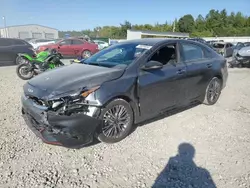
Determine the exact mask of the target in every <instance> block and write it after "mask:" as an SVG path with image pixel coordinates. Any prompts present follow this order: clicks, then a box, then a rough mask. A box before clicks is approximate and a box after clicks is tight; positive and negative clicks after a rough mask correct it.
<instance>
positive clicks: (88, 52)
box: [82, 50, 91, 59]
mask: <svg viewBox="0 0 250 188" xmlns="http://www.w3.org/2000/svg"><path fill="white" fill-rule="evenodd" d="M90 56H91V52H90V51H89V50H84V51H83V52H82V59H84V58H89V57H90Z"/></svg>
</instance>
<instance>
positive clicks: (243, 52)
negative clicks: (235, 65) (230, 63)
mask: <svg viewBox="0 0 250 188" xmlns="http://www.w3.org/2000/svg"><path fill="white" fill-rule="evenodd" d="M238 54H239V55H240V56H243V57H244V56H246V57H250V46H246V47H243V48H241V49H240V50H239V51H238Z"/></svg>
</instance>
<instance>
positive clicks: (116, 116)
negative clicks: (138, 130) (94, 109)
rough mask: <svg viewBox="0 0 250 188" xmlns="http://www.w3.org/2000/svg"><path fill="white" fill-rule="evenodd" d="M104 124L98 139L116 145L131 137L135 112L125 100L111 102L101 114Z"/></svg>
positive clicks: (99, 131)
mask: <svg viewBox="0 0 250 188" xmlns="http://www.w3.org/2000/svg"><path fill="white" fill-rule="evenodd" d="M100 118H101V120H102V123H101V126H100V129H99V130H98V134H97V139H98V140H100V141H101V142H105V143H116V142H119V141H121V140H122V139H124V138H125V137H127V136H128V135H129V133H130V132H131V130H132V126H133V123H134V114H133V110H132V108H131V106H130V104H129V103H128V102H126V101H125V100H123V99H115V100H113V101H111V102H110V103H109V104H108V105H107V106H106V107H105V108H104V109H103V110H102V112H101V116H100Z"/></svg>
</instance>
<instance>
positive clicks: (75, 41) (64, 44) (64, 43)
mask: <svg viewBox="0 0 250 188" xmlns="http://www.w3.org/2000/svg"><path fill="white" fill-rule="evenodd" d="M46 48H53V49H56V50H57V51H58V52H59V53H61V54H62V55H63V56H64V57H68V58H77V57H82V58H84V57H89V56H91V55H92V54H94V53H96V52H97V51H98V45H97V44H95V43H90V42H87V41H85V40H82V39H79V38H68V39H63V40H61V41H58V42H57V43H55V44H48V45H42V46H40V47H39V48H38V49H37V50H38V52H40V51H43V50H45V49H46Z"/></svg>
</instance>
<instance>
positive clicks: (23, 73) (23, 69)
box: [16, 63, 35, 80]
mask: <svg viewBox="0 0 250 188" xmlns="http://www.w3.org/2000/svg"><path fill="white" fill-rule="evenodd" d="M29 68H30V64H28V63H25V64H19V65H18V66H17V68H16V73H17V76H18V77H19V78H21V79H22V80H29V79H31V78H32V77H33V76H34V74H35V72H34V70H32V71H29V72H27V69H29Z"/></svg>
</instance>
